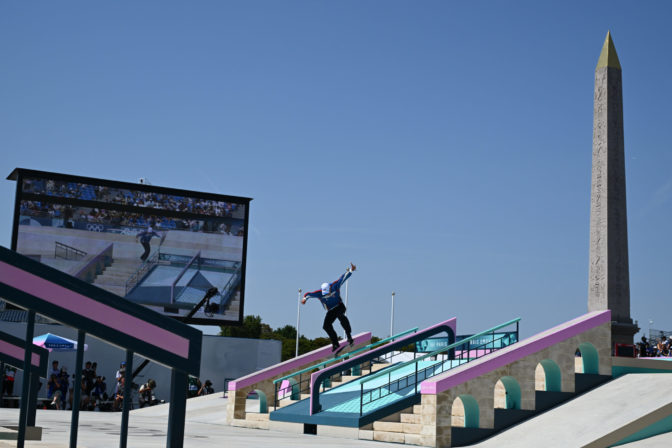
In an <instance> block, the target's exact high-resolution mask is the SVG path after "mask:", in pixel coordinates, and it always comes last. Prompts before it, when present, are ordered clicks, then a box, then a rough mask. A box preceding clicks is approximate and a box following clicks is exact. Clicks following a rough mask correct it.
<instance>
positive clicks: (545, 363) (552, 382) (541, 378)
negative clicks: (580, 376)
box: [535, 359, 562, 392]
mask: <svg viewBox="0 0 672 448" xmlns="http://www.w3.org/2000/svg"><path fill="white" fill-rule="evenodd" d="M535 390H544V391H549V392H562V371H561V370H560V366H558V364H557V363H556V362H555V361H553V360H552V359H542V360H541V361H539V364H537V367H536V370H535Z"/></svg>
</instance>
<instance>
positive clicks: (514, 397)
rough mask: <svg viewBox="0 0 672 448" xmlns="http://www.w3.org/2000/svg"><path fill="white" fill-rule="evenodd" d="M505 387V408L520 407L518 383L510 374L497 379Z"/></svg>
mask: <svg viewBox="0 0 672 448" xmlns="http://www.w3.org/2000/svg"><path fill="white" fill-rule="evenodd" d="M499 380H500V381H501V382H502V384H504V388H505V389H506V409H520V384H518V381H516V379H515V378H514V377H512V376H503V377H501V378H500V379H499Z"/></svg>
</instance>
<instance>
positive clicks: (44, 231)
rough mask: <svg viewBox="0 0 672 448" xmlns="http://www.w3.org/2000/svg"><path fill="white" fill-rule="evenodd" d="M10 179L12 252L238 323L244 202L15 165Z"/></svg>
mask: <svg viewBox="0 0 672 448" xmlns="http://www.w3.org/2000/svg"><path fill="white" fill-rule="evenodd" d="M10 179H15V180H16V181H17V204H16V208H15V218H14V232H13V236H12V246H13V250H15V251H17V252H19V253H21V254H23V255H26V256H29V257H31V258H33V259H36V260H38V261H40V262H42V263H45V264H47V265H49V266H51V267H54V268H56V269H59V270H61V271H63V272H66V273H68V274H70V275H72V276H75V277H77V278H79V279H81V280H84V281H86V282H89V283H92V284H94V285H96V286H99V287H101V288H103V289H106V290H108V291H110V292H112V293H114V294H116V295H118V296H119V297H120V298H123V299H125V300H130V301H133V302H136V303H139V304H142V305H145V306H147V307H149V308H151V309H153V310H156V311H159V312H161V313H163V314H165V315H168V316H172V317H175V318H177V319H180V320H185V319H187V320H188V322H190V323H198V324H206V325H207V324H213V325H231V324H240V323H241V322H242V318H243V303H244V291H245V288H244V286H245V254H246V248H247V220H248V217H249V214H248V212H249V203H250V199H249V198H241V197H234V196H223V195H217V194H212V193H199V192H193V191H184V190H176V189H169V188H162V187H156V186H153V185H146V184H131V183H123V182H115V181H110V180H102V179H92V178H83V177H77V176H68V175H64V174H58V173H46V172H41V171H32V170H24V169H17V170H15V171H14V172H13V173H12V175H10ZM214 288H216V292H215V289H214ZM208 292H209V294H207V295H208V296H209V297H208V298H207V299H206V300H205V302H203V303H202V305H201V306H198V307H197V305H198V304H199V303H201V302H202V301H203V299H204V298H205V297H206V293H208Z"/></svg>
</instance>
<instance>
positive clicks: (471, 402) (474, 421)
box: [458, 394, 479, 428]
mask: <svg viewBox="0 0 672 448" xmlns="http://www.w3.org/2000/svg"><path fill="white" fill-rule="evenodd" d="M458 398H459V399H460V400H462V406H463V407H464V427H465V428H478V424H479V420H478V415H479V412H478V402H477V401H476V399H475V398H474V397H473V396H471V395H468V394H465V395H460V396H459V397H458Z"/></svg>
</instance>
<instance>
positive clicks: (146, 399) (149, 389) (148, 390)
mask: <svg viewBox="0 0 672 448" xmlns="http://www.w3.org/2000/svg"><path fill="white" fill-rule="evenodd" d="M154 389H156V381H154V380H151V379H150V380H149V381H147V382H146V383H145V384H143V385H142V386H140V389H139V390H138V402H139V404H140V407H141V408H142V407H144V406H153V405H155V404H156V403H157V400H156V398H155V397H154Z"/></svg>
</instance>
